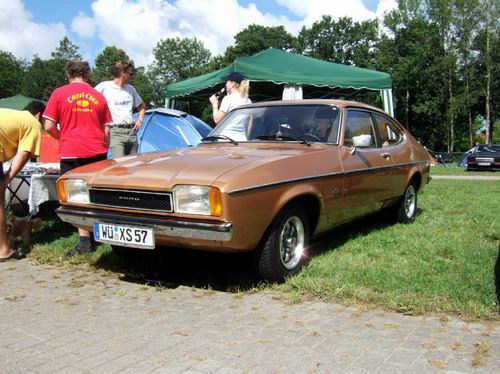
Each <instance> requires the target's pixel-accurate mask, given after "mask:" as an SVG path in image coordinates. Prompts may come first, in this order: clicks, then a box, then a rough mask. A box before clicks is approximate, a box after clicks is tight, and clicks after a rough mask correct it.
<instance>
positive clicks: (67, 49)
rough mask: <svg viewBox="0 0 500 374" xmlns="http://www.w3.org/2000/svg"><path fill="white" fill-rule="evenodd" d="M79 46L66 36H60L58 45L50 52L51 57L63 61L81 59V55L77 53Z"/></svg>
mask: <svg viewBox="0 0 500 374" xmlns="http://www.w3.org/2000/svg"><path fill="white" fill-rule="evenodd" d="M79 49H80V47H79V46H78V45H76V44H74V43H72V42H71V40H69V39H68V37H67V36H65V37H64V38H62V40H61V41H60V42H59V46H57V48H56V49H55V50H54V51H53V52H52V53H51V54H50V55H51V57H52V58H53V59H61V60H64V61H68V60H76V59H81V58H82V56H81V55H80V54H79V53H78V50H79Z"/></svg>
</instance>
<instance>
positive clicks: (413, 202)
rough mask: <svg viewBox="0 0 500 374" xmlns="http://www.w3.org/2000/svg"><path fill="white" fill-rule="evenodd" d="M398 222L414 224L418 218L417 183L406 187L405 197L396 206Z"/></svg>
mask: <svg viewBox="0 0 500 374" xmlns="http://www.w3.org/2000/svg"><path fill="white" fill-rule="evenodd" d="M395 213H396V220H397V222H399V223H404V224H408V223H412V222H413V221H415V217H416V216H417V188H416V186H415V183H413V182H412V183H410V184H409V185H408V186H406V189H405V193H404V194H403V197H402V198H401V199H400V200H399V202H398V204H396V206H395Z"/></svg>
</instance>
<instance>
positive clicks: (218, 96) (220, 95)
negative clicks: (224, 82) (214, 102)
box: [215, 87, 226, 99]
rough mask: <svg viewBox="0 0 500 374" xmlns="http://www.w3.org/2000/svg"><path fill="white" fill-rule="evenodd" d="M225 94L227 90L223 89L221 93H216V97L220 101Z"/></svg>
mask: <svg viewBox="0 0 500 374" xmlns="http://www.w3.org/2000/svg"><path fill="white" fill-rule="evenodd" d="M225 93H226V89H225V88H224V87H223V88H221V90H220V91H217V92H216V93H215V97H216V98H218V99H220V98H221V97H222V96H224V95H225Z"/></svg>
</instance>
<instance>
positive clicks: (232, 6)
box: [92, 0, 299, 65]
mask: <svg viewBox="0 0 500 374" xmlns="http://www.w3.org/2000/svg"><path fill="white" fill-rule="evenodd" d="M92 11H93V18H94V20H95V25H96V29H97V33H98V35H99V37H100V38H101V40H102V41H103V42H104V44H105V45H114V46H116V47H118V48H122V49H123V50H125V52H127V54H128V55H129V56H130V57H131V58H133V59H134V60H135V61H136V63H137V64H139V65H147V64H149V63H151V62H152V60H153V54H152V50H153V48H154V47H155V46H156V44H157V43H158V41H159V40H160V39H162V38H175V37H179V38H186V37H188V38H197V39H199V40H201V41H202V42H203V44H204V46H205V47H206V48H208V49H209V50H210V51H211V52H212V53H213V54H219V53H223V52H224V51H225V49H226V47H227V46H229V45H231V44H232V43H233V42H234V39H233V38H234V35H235V34H236V33H238V32H239V31H241V30H242V29H244V28H245V27H247V26H248V25H250V24H252V23H257V24H261V25H266V26H275V25H281V24H282V25H285V26H286V27H288V28H289V29H290V30H291V31H293V32H297V31H298V29H299V26H298V25H297V24H296V23H294V22H291V21H289V20H288V19H287V18H286V17H279V16H274V15H272V14H269V13H262V12H260V11H259V10H258V9H257V8H256V6H255V5H254V4H250V5H249V6H247V7H243V6H241V5H239V4H238V2H237V0H205V1H196V0H178V1H176V2H175V3H174V2H168V1H165V0H96V1H94V2H93V3H92Z"/></svg>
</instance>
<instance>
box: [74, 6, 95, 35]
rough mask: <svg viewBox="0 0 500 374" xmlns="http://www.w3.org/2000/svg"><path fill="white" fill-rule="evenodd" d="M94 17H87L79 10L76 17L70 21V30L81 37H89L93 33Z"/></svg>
mask: <svg viewBox="0 0 500 374" xmlns="http://www.w3.org/2000/svg"><path fill="white" fill-rule="evenodd" d="M95 28H96V25H95V21H94V18H92V17H88V16H86V15H85V13H83V12H80V13H79V14H78V16H77V17H75V18H73V21H72V22H71V31H73V32H74V33H75V34H77V35H78V36H80V37H81V38H91V37H93V36H94V34H95Z"/></svg>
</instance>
